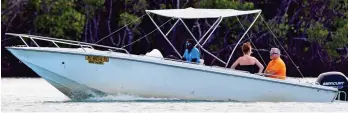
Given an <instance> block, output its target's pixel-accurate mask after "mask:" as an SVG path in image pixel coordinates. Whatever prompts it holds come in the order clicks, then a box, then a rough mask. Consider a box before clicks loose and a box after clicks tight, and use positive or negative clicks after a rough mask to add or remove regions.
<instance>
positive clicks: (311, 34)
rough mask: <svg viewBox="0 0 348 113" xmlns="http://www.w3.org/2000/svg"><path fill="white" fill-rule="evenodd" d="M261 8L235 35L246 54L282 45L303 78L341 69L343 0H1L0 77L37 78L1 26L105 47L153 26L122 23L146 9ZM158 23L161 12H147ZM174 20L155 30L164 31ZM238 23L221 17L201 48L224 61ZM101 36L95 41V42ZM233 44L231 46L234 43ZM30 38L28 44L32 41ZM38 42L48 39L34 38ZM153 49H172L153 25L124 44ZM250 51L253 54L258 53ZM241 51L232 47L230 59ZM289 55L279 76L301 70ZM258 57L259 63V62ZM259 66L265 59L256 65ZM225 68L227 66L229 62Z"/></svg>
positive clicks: (200, 25) (345, 55)
mask: <svg viewBox="0 0 348 113" xmlns="http://www.w3.org/2000/svg"><path fill="white" fill-rule="evenodd" d="M188 7H193V8H218V9H225V8H229V9H239V10H249V9H261V10H262V13H261V16H262V18H264V19H265V22H267V25H269V27H270V29H271V30H272V32H273V33H274V34H275V35H276V38H277V39H278V40H279V41H280V43H278V42H276V41H275V40H274V38H275V37H274V36H273V35H272V34H271V32H270V31H269V30H268V29H267V26H266V24H264V23H263V21H261V18H259V19H258V20H257V21H256V23H255V24H254V25H253V27H252V28H251V29H250V31H249V32H248V35H249V36H250V37H248V36H246V37H245V39H244V40H243V41H242V43H241V44H243V42H247V41H251V42H253V44H254V45H255V46H256V48H257V49H255V47H253V48H254V49H255V50H253V54H252V55H253V56H255V57H256V58H257V59H258V60H260V61H261V58H262V59H263V60H264V61H265V63H266V64H267V63H268V62H269V60H270V59H269V50H270V48H272V47H278V48H280V49H281V47H280V46H279V45H282V46H283V47H284V48H285V50H284V49H281V52H282V53H284V51H286V52H287V53H289V56H290V57H291V59H292V60H293V61H294V63H295V64H296V65H297V67H298V69H299V70H300V71H301V72H302V73H303V75H304V76H305V77H317V76H318V75H319V74H320V73H323V72H327V71H340V72H343V73H344V74H345V75H348V68H347V67H348V32H347V31H348V1H347V0H319V1H318V0H278V1H274V0H58V1H56V0H1V22H2V23H1V30H2V34H1V44H2V46H1V53H2V54H1V60H2V64H1V76H2V77H38V76H37V75H36V74H35V73H34V72H33V71H32V70H30V69H29V68H28V67H27V66H25V65H24V64H23V63H21V62H20V61H19V60H18V59H17V58H15V57H14V56H13V55H12V54H11V53H9V51H7V50H6V49H5V47H6V46H12V45H18V44H21V45H22V42H21V41H20V40H19V39H17V38H13V37H10V36H6V35H5V33H6V32H12V33H23V34H32V35H40V36H49V37H57V38H62V39H70V40H78V41H83V42H88V43H96V42H98V43H97V44H102V45H108V46H113V47H122V46H124V45H127V44H129V43H131V42H133V41H135V40H137V39H139V38H140V37H142V36H144V35H146V34H148V33H150V32H151V31H152V30H154V29H156V28H155V26H154V25H153V24H152V23H151V20H150V19H149V18H148V17H147V16H143V18H142V19H139V20H137V21H135V22H134V23H132V24H130V25H128V26H126V27H124V28H123V29H121V30H120V31H118V32H116V33H115V34H113V35H111V36H109V37H108V38H105V39H103V40H101V39H102V38H103V37H105V36H107V35H109V34H111V33H112V32H114V31H115V30H118V29H120V28H122V27H123V26H125V25H126V24H128V23H130V22H132V21H134V20H136V19H137V18H139V17H142V15H144V14H145V10H147V9H178V8H188ZM255 16H256V15H248V16H240V17H239V19H240V20H241V22H242V24H243V26H244V27H246V26H249V25H250V24H251V22H252V20H253V19H254V18H255ZM153 17H154V19H155V21H156V22H157V24H159V25H161V24H163V23H164V22H166V21H167V20H168V19H169V18H164V17H159V16H153ZM184 21H185V22H186V23H187V25H188V27H189V28H190V30H191V32H193V34H194V35H195V36H196V37H201V36H202V35H203V34H204V33H205V32H206V31H207V30H208V28H209V27H210V26H212V25H213V23H214V21H215V19H197V20H184ZM174 23H175V21H171V22H169V23H167V24H166V25H164V26H163V27H162V28H161V29H163V30H164V31H168V30H169V29H170V28H171V27H172V26H173V25H174ZM243 33H244V30H243V28H242V27H241V26H240V25H239V23H238V21H237V19H236V18H235V17H231V18H224V20H223V21H222V22H221V24H220V25H219V27H218V28H217V29H216V31H215V32H214V33H213V35H212V36H211V37H210V38H211V39H210V40H208V41H207V43H206V44H205V45H204V48H205V49H207V50H208V51H210V52H212V53H213V54H214V55H216V56H218V57H219V58H221V59H222V60H225V61H227V59H228V57H229V55H230V53H231V51H232V49H233V48H234V47H235V46H236V43H237V41H238V40H239V38H240V37H241V36H242V35H243ZM168 38H169V40H170V41H171V42H172V43H173V44H174V46H175V47H176V49H177V50H178V51H179V52H180V53H183V51H184V43H185V40H186V39H189V38H191V36H190V34H189V33H188V32H187V31H186V29H185V28H184V26H183V25H180V24H179V25H178V26H177V27H175V28H174V29H173V31H172V32H171V33H170V34H169V35H168ZM100 40H101V41H100ZM241 44H239V45H237V46H241ZM30 45H33V46H34V43H31V44H30ZM39 45H42V46H52V45H50V44H49V43H44V42H39ZM155 48H156V49H159V50H160V51H161V53H162V54H163V56H169V55H175V53H174V50H173V49H172V48H171V47H170V46H169V45H168V43H167V42H166V41H165V40H164V38H163V36H162V35H161V34H160V33H159V32H154V33H152V34H150V35H148V36H147V37H146V39H144V40H141V41H138V42H136V43H135V44H134V45H132V46H128V47H127V48H126V49H127V50H128V51H130V52H131V53H132V54H145V53H146V52H149V51H151V50H152V49H155ZM257 51H258V52H259V53H260V55H261V56H260V55H258V53H257ZM241 55H242V52H241V51H240V49H237V51H236V52H235V54H234V56H233V58H232V59H231V63H230V64H229V65H232V62H233V61H235V60H236V59H237V58H238V57H239V56H241ZM289 56H286V54H284V56H281V57H282V58H283V60H284V62H285V63H286V66H287V76H290V77H301V75H300V74H299V72H298V71H297V69H296V67H295V66H294V65H293V64H292V63H291V61H290V59H289V58H288V57H289ZM202 58H204V60H205V65H209V66H211V65H217V66H223V65H222V64H221V63H220V62H218V61H217V60H216V59H214V58H213V57H211V56H210V55H207V54H205V53H204V52H202ZM263 64H264V63H263ZM264 66H265V64H264ZM229 67H230V66H229Z"/></svg>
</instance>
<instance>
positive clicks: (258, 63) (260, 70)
mask: <svg viewBox="0 0 348 113" xmlns="http://www.w3.org/2000/svg"><path fill="white" fill-rule="evenodd" d="M254 60H255V63H256V65H257V66H258V67H259V73H262V71H263V69H264V68H265V67H264V66H263V65H262V64H261V63H260V61H259V60H257V59H256V58H255V57H254Z"/></svg>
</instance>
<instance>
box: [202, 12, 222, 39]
mask: <svg viewBox="0 0 348 113" xmlns="http://www.w3.org/2000/svg"><path fill="white" fill-rule="evenodd" d="M222 19H223V18H222V17H221V19H220V21H219V22H218V24H216V26H215V28H214V30H213V31H212V32H211V33H210V34H209V36H208V37H207V39H205V41H204V42H203V44H202V45H204V44H205V43H206V42H207V41H208V39H209V38H210V36H211V35H212V34H213V32H214V31H215V30H216V28H217V27H218V25H219V24H220V23H221V21H222Z"/></svg>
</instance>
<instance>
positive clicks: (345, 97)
mask: <svg viewBox="0 0 348 113" xmlns="http://www.w3.org/2000/svg"><path fill="white" fill-rule="evenodd" d="M341 93H343V94H344V95H343V96H344V101H347V93H346V92H345V91H338V96H337V100H341Z"/></svg>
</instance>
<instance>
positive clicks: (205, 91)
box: [7, 47, 337, 102]
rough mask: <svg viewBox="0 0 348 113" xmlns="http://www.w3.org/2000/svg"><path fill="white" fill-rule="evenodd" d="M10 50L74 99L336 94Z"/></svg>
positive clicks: (325, 98) (294, 98)
mask: <svg viewBox="0 0 348 113" xmlns="http://www.w3.org/2000/svg"><path fill="white" fill-rule="evenodd" d="M7 49H8V50H9V51H10V52H11V53H12V54H14V55H15V56H16V57H17V58H18V59H20V60H21V61H22V62H23V63H25V64H26V65H27V66H29V67H30V68H31V69H32V70H33V71H35V72H36V73H37V74H38V75H39V76H41V77H42V78H44V79H45V80H47V81H48V82H49V83H51V84H52V85H53V86H54V87H56V88H57V89H58V90H60V91H61V92H62V93H64V94H65V95H67V96H68V97H70V98H71V99H76V98H77V97H80V98H81V97H82V98H87V97H89V96H88V93H90V92H92V93H96V94H98V95H105V94H131V95H135V96H141V97H155V98H176V99H183V100H222V101H226V100H232V101H270V102H330V101H333V100H334V99H335V97H336V95H337V89H334V88H330V87H325V86H320V85H313V84H304V83H295V82H293V81H286V80H285V81H284V80H278V79H272V78H266V77H262V76H257V75H253V74H250V73H245V72H242V71H236V70H231V69H224V68H216V67H210V66H204V65H196V64H189V63H183V62H175V61H169V60H164V59H161V58H154V57H147V56H138V55H129V54H123V53H116V52H108V51H96V50H82V49H69V48H65V49H63V48H37V47H8V48H7ZM91 55H92V56H104V57H107V58H108V60H107V61H106V62H103V63H102V64H95V63H91V62H89V61H88V59H86V56H91ZM76 92H83V93H76ZM79 95H82V96H79Z"/></svg>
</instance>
